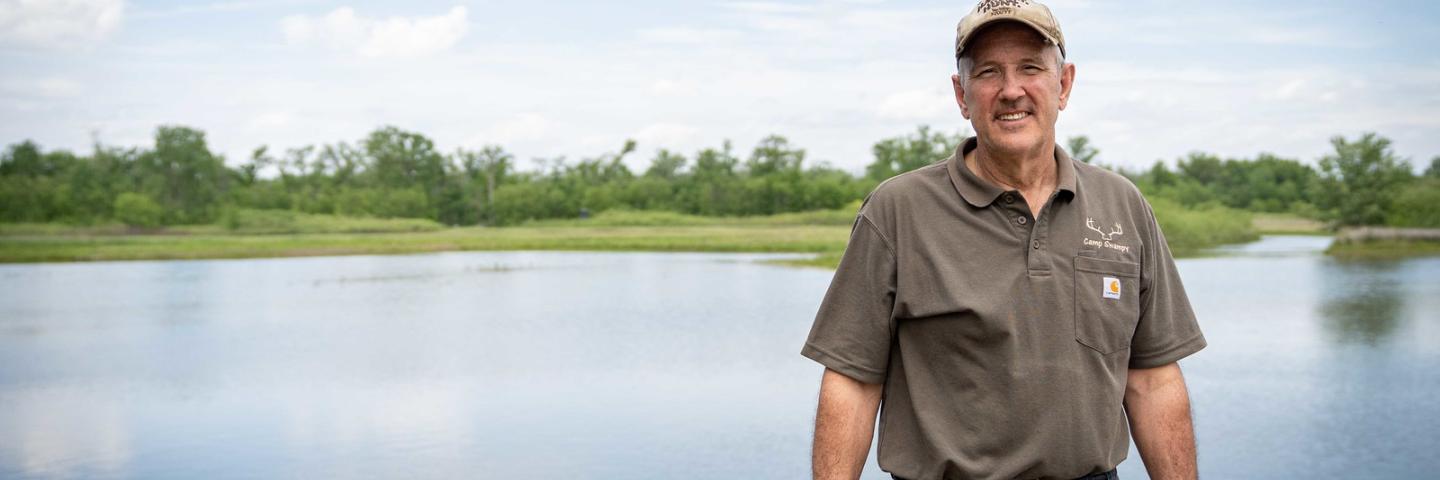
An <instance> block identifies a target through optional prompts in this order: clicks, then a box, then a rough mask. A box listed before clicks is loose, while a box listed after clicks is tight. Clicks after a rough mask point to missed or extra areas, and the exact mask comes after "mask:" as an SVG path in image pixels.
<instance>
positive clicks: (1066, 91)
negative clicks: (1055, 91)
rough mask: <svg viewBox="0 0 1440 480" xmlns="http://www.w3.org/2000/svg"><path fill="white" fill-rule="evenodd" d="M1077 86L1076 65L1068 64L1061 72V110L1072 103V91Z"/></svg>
mask: <svg viewBox="0 0 1440 480" xmlns="http://www.w3.org/2000/svg"><path fill="white" fill-rule="evenodd" d="M1074 86H1075V64H1073V63H1067V64H1065V68H1063V69H1061V70H1060V109H1061V110H1064V109H1065V105H1066V104H1068V103H1070V89H1071V88H1072V87H1074Z"/></svg>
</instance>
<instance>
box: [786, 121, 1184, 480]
mask: <svg viewBox="0 0 1440 480" xmlns="http://www.w3.org/2000/svg"><path fill="white" fill-rule="evenodd" d="M975 145H976V142H975V139H974V138H970V139H967V140H966V141H965V142H963V143H962V144H961V146H960V147H959V148H957V149H956V152H955V154H953V155H952V156H951V157H950V158H949V159H946V160H945V161H943V162H937V163H935V164H932V165H930V166H927V167H923V168H920V169H918V170H915V171H911V172H908V173H904V174H901V175H898V176H896V177H894V178H891V179H889V180H887V181H885V182H884V183H881V184H880V186H878V187H876V189H875V191H873V192H871V194H870V195H869V196H868V197H867V198H866V199H865V202H864V204H863V206H861V208H860V212H859V214H858V215H857V216H856V219H855V224H854V226H853V227H852V229H851V235H850V243H849V245H848V246H847V247H846V249H845V254H844V256H843V257H842V259H841V261H840V266H839V267H838V269H837V270H836V271H835V276H834V279H833V280H832V281H831V283H830V288H829V290H828V291H827V292H826V294H825V299H824V301H823V302H822V304H821V306H820V311H819V313H818V314H817V315H816V317H815V323H814V326H813V327H812V328H811V331H810V336H809V339H808V340H807V341H806V343H805V347H804V349H803V350H802V351H801V353H802V354H803V355H805V356H806V357H809V358H811V359H813V360H815V361H817V362H820V363H821V364H823V365H825V366H826V367H828V368H830V369H832V370H835V371H837V372H840V373H842V374H845V375H846V376H849V377H852V378H855V379H857V380H859V381H862V382H866V383H882V382H883V383H884V384H885V385H884V397H883V403H882V405H883V407H882V409H881V413H880V427H879V430H880V438H879V451H878V452H877V457H878V459H879V463H880V467H881V468H882V469H884V470H886V471H888V472H891V473H892V474H894V475H896V476H898V477H900V478H906V479H916V480H918V479H939V478H946V479H951V478H957V479H958V478H967V479H968V478H980V479H1012V478H1063V479H1069V478H1075V477H1080V476H1083V475H1086V474H1090V473H1098V472H1104V471H1108V470H1110V469H1112V468H1114V467H1115V466H1116V465H1118V464H1119V463H1120V461H1121V460H1124V458H1125V456H1126V453H1127V451H1128V449H1129V430H1128V426H1127V424H1126V420H1125V411H1124V407H1123V405H1122V400H1123V398H1124V392H1125V382H1126V372H1127V370H1128V369H1130V368H1149V367H1157V366H1161V365H1165V364H1168V363H1171V362H1175V361H1176V360H1179V359H1181V358H1184V357H1186V356H1188V355H1190V354H1192V353H1195V352H1196V351H1199V350H1200V349H1201V348H1204V347H1205V338H1204V336H1202V335H1201V333H1200V328H1199V326H1198V325H1197V324H1196V321H1195V314H1194V312H1192V311H1191V308H1190V302H1189V300H1188V299H1187V298H1186V296H1185V290H1184V288H1183V287H1182V286H1181V284H1180V276H1179V275H1178V274H1177V272H1176V270H1175V262H1174V260H1173V259H1172V258H1171V255H1170V249H1169V247H1168V246H1167V245H1166V244H1165V237H1164V236H1163V235H1162V234H1161V233H1160V228H1159V226H1158V225H1157V224H1156V222H1155V214H1154V212H1152V211H1151V209H1150V205H1149V204H1148V203H1147V202H1146V201H1145V199H1144V198H1142V197H1141V195H1140V192H1139V190H1137V189H1136V188H1135V186H1134V185H1133V184H1131V183H1130V182H1129V181H1128V180H1126V179H1125V178H1124V177H1121V176H1120V175H1117V174H1115V173H1112V172H1109V171H1106V170H1103V169H1100V168H1097V167H1093V166H1090V165H1087V164H1084V163H1080V162H1077V161H1074V160H1072V159H1070V157H1069V156H1068V155H1066V154H1065V152H1064V151H1063V150H1061V149H1059V148H1056V149H1055V157H1056V163H1057V165H1056V166H1057V167H1058V168H1057V170H1058V177H1059V182H1058V183H1059V186H1058V188H1057V189H1056V192H1055V193H1054V194H1053V195H1052V196H1051V198H1050V199H1048V201H1047V203H1046V204H1045V207H1044V209H1042V210H1041V212H1040V216H1039V217H1038V218H1036V217H1034V216H1032V215H1031V213H1030V210H1029V208H1028V207H1027V206H1026V203H1025V201H1024V199H1023V198H1021V196H1020V194H1019V192H1017V191H1005V190H1002V189H1000V188H999V187H996V186H994V185H991V184H989V183H987V182H985V181H982V180H980V179H979V178H978V177H976V176H975V175H974V174H973V173H972V172H970V171H969V169H968V168H966V166H965V161H964V155H965V153H966V152H969V151H970V150H972V149H974V148H975Z"/></svg>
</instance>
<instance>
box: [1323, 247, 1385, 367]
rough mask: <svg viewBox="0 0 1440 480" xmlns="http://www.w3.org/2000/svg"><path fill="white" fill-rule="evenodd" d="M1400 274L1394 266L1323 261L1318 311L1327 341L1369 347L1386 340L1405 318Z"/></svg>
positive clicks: (1378, 263) (1377, 263) (1379, 263)
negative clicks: (1320, 300) (1321, 301)
mask: <svg viewBox="0 0 1440 480" xmlns="http://www.w3.org/2000/svg"><path fill="white" fill-rule="evenodd" d="M1401 274H1402V271H1401V269H1400V268H1399V263H1396V262H1347V261H1326V262H1325V263H1324V265H1323V266H1322V268H1321V275H1320V278H1321V279H1322V282H1321V285H1322V289H1323V293H1322V295H1321V298H1323V299H1325V300H1324V301H1323V303H1321V304H1320V306H1319V310H1320V317H1321V318H1322V319H1323V322H1322V324H1321V325H1322V326H1323V327H1324V331H1325V333H1326V334H1327V335H1328V336H1329V338H1330V339H1331V340H1332V341H1333V342H1335V343H1338V344H1363V345H1367V346H1372V347H1373V346H1378V345H1380V344H1382V343H1385V342H1386V341H1387V340H1389V339H1390V338H1391V337H1392V336H1393V335H1394V334H1395V332H1396V331H1398V330H1400V327H1401V326H1402V320H1403V318H1404V310H1405V295H1404V292H1403V285H1402V284H1401V278H1400V277H1401Z"/></svg>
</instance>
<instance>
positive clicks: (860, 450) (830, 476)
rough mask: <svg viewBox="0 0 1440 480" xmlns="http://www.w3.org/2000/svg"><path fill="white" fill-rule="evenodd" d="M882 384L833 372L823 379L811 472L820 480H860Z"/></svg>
mask: <svg viewBox="0 0 1440 480" xmlns="http://www.w3.org/2000/svg"><path fill="white" fill-rule="evenodd" d="M881 389H882V385H881V384H878V383H876V384H871V383H862V382H860V381H858V380H855V379H853V378H850V377H847V376H845V375H844V374H841V373H839V372H836V371H834V370H831V369H828V368H827V369H825V375H824V377H822V378H821V379H820V406H819V408H817V409H816V411H815V445H814V450H813V451H812V453H811V459H810V461H811V464H810V465H811V470H812V473H813V474H814V475H815V479H816V480H821V479H824V480H834V479H846V480H849V479H856V478H860V470H861V469H863V468H865V457H866V456H867V455H869V453H870V437H871V435H872V434H873V433H874V432H875V412H876V411H877V410H879V407H880V392H881Z"/></svg>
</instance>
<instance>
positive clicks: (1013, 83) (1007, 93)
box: [1000, 74, 1025, 102]
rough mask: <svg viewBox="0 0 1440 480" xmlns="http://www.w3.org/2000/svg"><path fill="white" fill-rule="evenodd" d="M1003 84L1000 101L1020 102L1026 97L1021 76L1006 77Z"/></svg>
mask: <svg viewBox="0 0 1440 480" xmlns="http://www.w3.org/2000/svg"><path fill="white" fill-rule="evenodd" d="M1003 82H1005V83H1003V84H1001V85H1000V99H1001V100H1004V101H1007V102H1008V101H1014V100H1019V99H1020V98H1021V97H1024V96H1025V88H1024V86H1023V84H1022V83H1021V79H1020V76H1019V75H1014V74H1011V75H1005V78H1004V80H1003Z"/></svg>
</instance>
